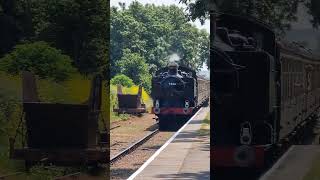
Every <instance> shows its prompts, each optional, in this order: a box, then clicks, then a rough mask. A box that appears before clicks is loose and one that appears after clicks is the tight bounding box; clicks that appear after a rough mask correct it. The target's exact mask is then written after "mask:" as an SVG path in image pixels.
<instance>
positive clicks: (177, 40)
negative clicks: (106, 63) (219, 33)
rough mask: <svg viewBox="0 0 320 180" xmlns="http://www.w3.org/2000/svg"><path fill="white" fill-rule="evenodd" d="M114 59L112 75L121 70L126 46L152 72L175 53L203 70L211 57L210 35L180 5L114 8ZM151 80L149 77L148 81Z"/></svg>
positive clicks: (136, 3)
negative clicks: (193, 22)
mask: <svg viewBox="0 0 320 180" xmlns="http://www.w3.org/2000/svg"><path fill="white" fill-rule="evenodd" d="M110 23H111V32H110V38H111V40H110V41H111V42H110V48H111V51H110V59H111V75H112V76H114V75H115V74H117V73H120V72H119V69H117V68H113V67H117V66H115V64H117V62H118V61H120V59H121V58H123V56H124V49H130V51H131V52H132V53H137V54H139V55H140V56H141V57H143V58H145V62H146V63H147V64H148V66H149V69H150V71H149V72H150V73H153V72H155V71H156V70H157V69H159V68H161V67H164V66H166V65H167V63H168V58H169V56H170V55H171V54H173V53H176V54H179V56H180V57H181V61H180V62H179V63H180V64H181V65H185V66H189V67H191V68H193V69H195V70H198V69H200V67H201V66H202V64H203V62H205V61H207V60H208V58H209V57H207V56H206V55H205V54H208V53H207V52H209V43H207V42H208V40H209V35H208V33H204V32H201V31H200V30H198V29H197V28H196V27H195V26H192V25H191V24H189V23H188V18H187V17H186V16H185V13H184V10H183V9H182V8H179V7H177V6H174V5H171V6H155V5H153V4H147V5H142V4H140V3H138V2H133V3H131V4H130V5H129V6H128V7H126V6H125V5H123V4H122V5H121V8H120V9H118V8H116V7H112V8H111V22H110ZM146 81H148V80H146Z"/></svg>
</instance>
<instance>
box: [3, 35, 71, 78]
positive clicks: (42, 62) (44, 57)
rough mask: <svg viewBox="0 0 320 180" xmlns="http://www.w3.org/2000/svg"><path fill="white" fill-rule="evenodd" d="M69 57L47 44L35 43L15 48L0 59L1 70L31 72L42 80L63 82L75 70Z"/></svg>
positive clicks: (16, 72)
mask: <svg viewBox="0 0 320 180" xmlns="http://www.w3.org/2000/svg"><path fill="white" fill-rule="evenodd" d="M71 62H72V61H71V59H70V57H69V56H67V55H64V54H62V52H61V51H60V50H58V49H55V48H53V47H51V46H50V45H48V44H47V43H46V42H42V41H39V42H34V43H27V44H21V45H17V46H15V48H14V50H13V51H12V52H11V53H9V54H7V55H5V56H4V57H3V58H1V59H0V70H3V71H5V72H7V73H9V74H14V75H15V74H19V73H20V72H21V71H31V72H33V73H34V74H36V75H38V76H39V77H40V78H44V79H45V78H47V79H53V80H54V81H63V80H66V79H68V78H69V77H70V74H71V73H73V72H74V71H75V70H74V68H73V66H72V64H71Z"/></svg>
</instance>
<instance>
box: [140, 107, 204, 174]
mask: <svg viewBox="0 0 320 180" xmlns="http://www.w3.org/2000/svg"><path fill="white" fill-rule="evenodd" d="M209 111H210V109H209V108H202V109H201V110H200V111H199V112H198V114H196V115H195V116H194V118H193V119H192V120H191V121H190V122H189V124H188V125H186V126H185V128H184V129H182V130H181V132H180V133H179V134H178V135H177V136H176V137H175V138H174V140H173V141H172V142H171V143H170V144H168V145H167V146H166V148H164V149H163V150H162V151H161V152H160V153H159V154H158V156H156V157H155V158H154V159H153V160H152V161H151V163H150V164H148V166H146V167H145V168H144V169H143V170H142V171H141V172H140V173H139V174H138V175H137V176H136V177H135V178H134V179H135V180H152V179H190V180H191V179H210V135H208V134H206V135H201V133H199V130H200V128H201V125H202V122H203V120H204V119H205V117H206V115H207V113H208V112H209Z"/></svg>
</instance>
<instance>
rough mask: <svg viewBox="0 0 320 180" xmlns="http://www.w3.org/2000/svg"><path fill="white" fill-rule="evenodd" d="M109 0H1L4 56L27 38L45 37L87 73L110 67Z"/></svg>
mask: <svg viewBox="0 0 320 180" xmlns="http://www.w3.org/2000/svg"><path fill="white" fill-rule="evenodd" d="M108 2H109V0H59V1H46V0H0V26H1V28H0V39H1V41H0V57H1V56H4V54H6V53H8V52H10V51H11V50H12V48H13V47H14V46H15V45H16V44H18V43H20V42H24V41H29V42H30V41H33V42H34V41H45V42H47V43H49V44H50V45H51V46H53V47H56V48H58V49H61V50H62V51H63V53H65V54H67V55H69V56H70V57H71V58H72V60H73V62H72V64H73V65H74V66H75V67H77V69H78V71H80V72H81V73H84V74H88V73H94V72H100V71H106V69H107V67H108V66H107V63H108V62H107V59H108V34H109V17H108V16H109V15H108V12H109V3H108Z"/></svg>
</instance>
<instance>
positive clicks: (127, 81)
mask: <svg viewBox="0 0 320 180" xmlns="http://www.w3.org/2000/svg"><path fill="white" fill-rule="evenodd" d="M110 83H111V84H112V85H121V86H126V87H131V86H133V85H134V83H133V81H132V79H131V78H129V77H128V76H126V75H124V74H118V75H116V76H114V77H113V78H112V79H111V80H110Z"/></svg>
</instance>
